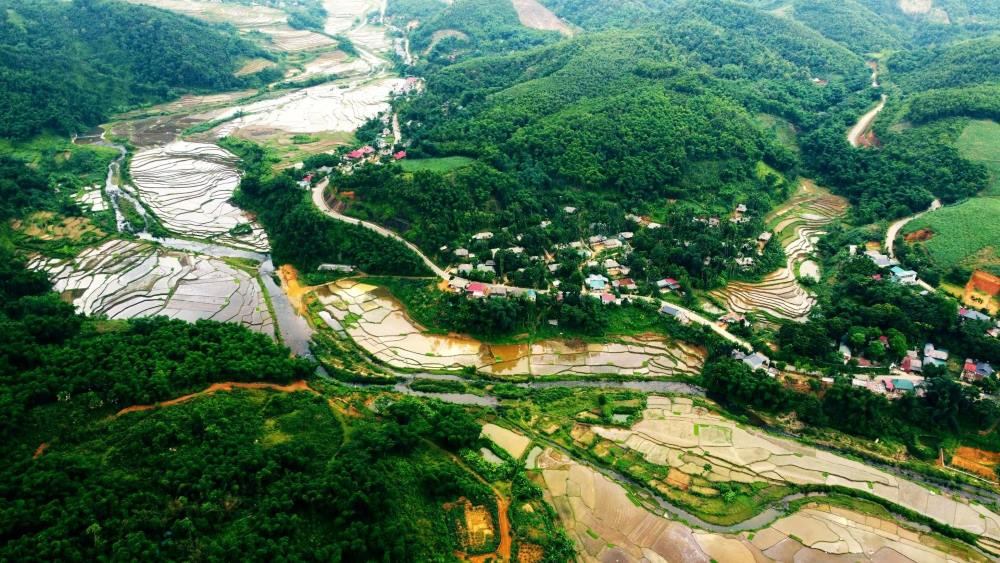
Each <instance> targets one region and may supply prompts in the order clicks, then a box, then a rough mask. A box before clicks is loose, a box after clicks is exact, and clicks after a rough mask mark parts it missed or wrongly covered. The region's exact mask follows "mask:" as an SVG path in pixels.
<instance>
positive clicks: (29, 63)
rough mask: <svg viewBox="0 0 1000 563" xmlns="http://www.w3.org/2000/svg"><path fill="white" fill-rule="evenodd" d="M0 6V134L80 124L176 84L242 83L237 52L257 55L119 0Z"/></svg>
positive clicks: (156, 98) (157, 97)
mask: <svg viewBox="0 0 1000 563" xmlns="http://www.w3.org/2000/svg"><path fill="white" fill-rule="evenodd" d="M0 13H6V14H8V17H5V18H0V59H2V60H3V61H4V64H3V65H2V67H0V98H3V99H4V100H5V103H4V106H3V108H2V109H0V136H3V137H28V136H31V135H34V134H35V133H37V132H39V131H41V130H46V129H47V130H53V131H57V132H62V133H68V132H74V131H82V130H85V129H87V128H89V127H92V126H94V125H96V124H98V123H100V122H101V121H103V120H104V119H106V118H107V117H108V116H109V115H110V114H111V113H113V112H116V111H121V110H124V109H126V108H128V107H131V106H136V105H139V104H146V103H156V102H162V101H165V100H168V99H170V98H172V97H175V96H177V95H178V94H180V93H182V92H185V91H192V90H208V89H214V90H219V89H224V88H238V87H241V86H245V85H247V84H250V83H251V82H252V81H253V78H251V77H242V78H238V77H236V76H234V75H233V73H234V71H236V70H237V69H238V67H239V61H240V59H242V58H246V57H252V56H259V55H261V53H259V52H258V50H257V49H256V48H254V47H252V46H251V45H250V44H249V43H247V42H245V41H244V40H242V39H240V38H239V37H238V36H237V35H236V33H235V32H234V31H232V30H230V29H227V28H225V27H222V26H215V25H210V24H207V23H203V22H198V21H196V20H193V19H190V18H186V17H182V16H178V15H175V14H171V13H169V12H166V11H163V10H156V9H153V8H149V7H145V6H136V5H130V4H127V3H124V2H110V1H105V0H77V1H74V2H33V1H30V0H3V1H2V2H0ZM9 14H15V15H16V17H13V18H12V17H10V16H9Z"/></svg>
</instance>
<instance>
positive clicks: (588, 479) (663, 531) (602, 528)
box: [533, 449, 753, 563]
mask: <svg viewBox="0 0 1000 563" xmlns="http://www.w3.org/2000/svg"><path fill="white" fill-rule="evenodd" d="M534 467H537V469H539V470H540V472H541V477H542V482H543V484H544V490H545V497H546V500H547V501H549V502H550V503H551V504H552V505H553V506H554V507H555V509H556V512H557V513H558V514H559V519H560V521H561V523H562V525H563V526H564V527H565V528H566V532H567V533H568V534H569V535H570V537H571V538H572V539H573V540H574V541H575V542H576V544H577V547H578V549H579V553H578V555H579V557H580V558H581V560H583V561H641V560H650V561H684V562H691V563H696V562H702V563H708V562H709V561H710V560H711V559H710V557H709V556H708V555H707V554H706V553H705V552H704V550H702V548H701V546H700V545H699V543H698V540H697V539H696V538H695V535H694V534H693V533H692V532H691V529H690V528H688V527H687V526H684V525H683V524H679V523H676V522H671V521H669V520H667V519H666V518H663V517H662V516H659V515H657V514H653V513H651V512H649V511H647V510H646V509H644V508H642V507H641V506H638V505H636V504H635V503H633V502H632V500H631V499H630V498H629V496H628V493H626V491H625V489H624V488H622V486H621V485H619V484H618V483H615V482H614V481H612V480H611V479H609V478H608V477H605V476H604V475H602V474H600V473H598V472H597V471H595V470H593V469H591V468H590V467H587V466H585V465H582V464H580V463H578V462H576V461H574V460H573V459H571V458H570V457H568V456H566V455H564V454H562V453H561V452H558V451H555V450H552V449H546V450H544V451H543V452H542V453H541V455H539V456H538V457H537V459H536V461H535V465H534V466H533V468H534ZM747 549H749V548H747ZM748 553H749V552H748ZM728 561H732V560H728ZM750 561H753V559H752V558H751V559H750Z"/></svg>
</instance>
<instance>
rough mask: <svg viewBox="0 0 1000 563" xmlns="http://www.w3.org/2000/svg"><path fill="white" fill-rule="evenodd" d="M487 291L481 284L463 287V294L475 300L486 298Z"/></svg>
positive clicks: (483, 284) (474, 283)
mask: <svg viewBox="0 0 1000 563" xmlns="http://www.w3.org/2000/svg"><path fill="white" fill-rule="evenodd" d="M488 291H489V290H488V289H487V287H486V284H485V283H481V282H472V283H470V284H469V285H467V286H465V293H466V294H468V295H469V296H471V297H474V298H476V299H480V298H483V297H486V295H487V293H488Z"/></svg>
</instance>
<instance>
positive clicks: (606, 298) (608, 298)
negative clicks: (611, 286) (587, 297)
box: [599, 293, 620, 305]
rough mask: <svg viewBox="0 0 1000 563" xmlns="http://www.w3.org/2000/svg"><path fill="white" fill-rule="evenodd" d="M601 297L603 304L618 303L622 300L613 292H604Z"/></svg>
mask: <svg viewBox="0 0 1000 563" xmlns="http://www.w3.org/2000/svg"><path fill="white" fill-rule="evenodd" d="M599 297H600V299H601V303H602V304H603V305H611V304H612V303H614V304H616V305H617V304H619V303H620V301H619V300H618V299H617V298H616V297H615V296H614V295H612V294H611V293H602V294H600V296H599Z"/></svg>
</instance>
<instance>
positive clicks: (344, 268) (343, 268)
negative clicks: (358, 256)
mask: <svg viewBox="0 0 1000 563" xmlns="http://www.w3.org/2000/svg"><path fill="white" fill-rule="evenodd" d="M316 269H317V270H319V271H320V272H341V273H344V274H349V273H351V272H353V271H354V266H350V265H348V264H320V265H319V267H318V268H316Z"/></svg>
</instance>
